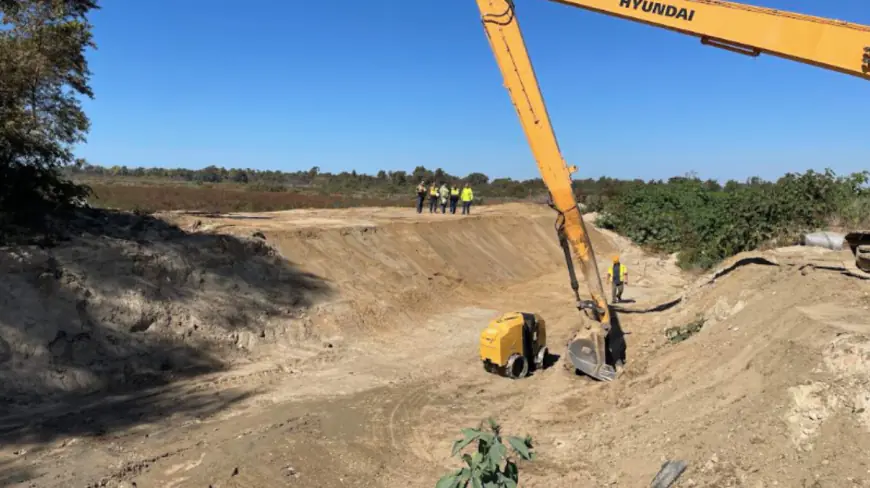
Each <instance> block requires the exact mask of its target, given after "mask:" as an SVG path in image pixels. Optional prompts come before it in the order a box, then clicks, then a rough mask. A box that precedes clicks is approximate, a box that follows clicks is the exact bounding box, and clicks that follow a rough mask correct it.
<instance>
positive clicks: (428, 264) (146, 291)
mask: <svg viewBox="0 0 870 488" xmlns="http://www.w3.org/2000/svg"><path fill="white" fill-rule="evenodd" d="M517 210H524V214H521V215H513V214H514V213H516V211H517ZM362 211H364V210H353V211H349V212H350V213H351V215H349V216H348V217H346V218H345V220H343V221H342V220H335V219H333V220H332V221H331V222H324V219H322V218H318V217H317V214H318V211H300V212H278V213H274V214H257V215H256V216H249V217H245V216H231V217H225V218H224V217H217V218H206V217H188V216H177V215H176V216H175V221H176V222H177V223H178V224H180V227H179V226H175V225H172V224H168V223H166V222H164V221H163V220H159V219H155V218H151V217H141V216H134V215H124V214H120V215H113V216H112V217H111V219H110V220H111V221H100V222H91V224H93V225H92V226H91V228H87V230H88V231H86V232H84V233H83V234H82V235H79V236H77V237H75V238H73V239H72V240H71V241H69V242H65V243H62V244H61V245H59V246H56V247H52V248H46V249H43V248H40V247H38V246H25V247H8V248H4V249H3V250H2V251H0V270H2V272H3V275H4V280H3V282H2V284H0V296H2V300H3V302H2V304H0V337H2V339H0V381H2V384H3V387H2V388H3V395H4V397H5V398H6V399H7V400H9V401H10V403H28V402H32V401H36V400H43V401H44V400H45V399H46V398H48V397H51V396H53V395H66V394H72V393H87V392H93V391H97V390H101V389H110V390H113V391H122V390H127V389H130V388H139V387H142V386H149V385H153V384H160V383H165V382H168V381H171V380H172V379H178V378H183V377H186V376H190V375H198V374H202V373H207V372H215V371H221V370H224V369H226V368H227V367H229V366H230V365H232V364H234V363H238V362H240V361H242V362H244V361H251V360H262V359H269V358H270V357H275V358H278V359H280V361H281V362H283V363H287V364H289V363H292V360H294V359H296V360H300V361H301V360H306V359H310V358H311V357H312V356H317V355H321V354H326V352H325V351H324V349H325V348H328V349H340V348H341V347H342V344H343V343H344V340H345V339H347V338H349V337H355V336H359V335H365V336H372V335H374V336H377V335H380V334H387V333H390V331H391V330H393V329H394V328H395V326H396V325H403V326H407V324H412V323H414V322H415V321H419V320H420V317H422V316H424V315H425V314H429V313H432V312H437V311H439V310H441V311H443V310H445V309H447V308H449V305H450V303H452V302H455V301H457V300H463V299H465V300H467V299H469V298H470V297H473V296H479V295H480V294H481V293H484V294H486V293H495V292H497V289H498V287H499V286H504V285H508V284H511V283H517V282H521V281H526V280H530V279H532V278H534V277H537V276H541V275H543V274H546V273H548V272H552V271H554V270H556V269H558V268H559V267H560V266H561V263H562V256H561V254H560V250H559V249H558V247H557V245H556V243H555V238H554V231H553V218H552V215H549V214H548V213H536V212H531V213H529V212H528V209H524V208H523V207H522V206H518V207H516V208H513V207H511V206H507V209H506V210H505V209H502V210H496V211H492V210H488V211H487V212H485V213H484V217H481V218H478V217H477V216H474V217H471V218H459V216H443V215H441V216H438V217H440V220H437V219H433V218H432V216H423V217H421V218H420V219H421V220H422V221H419V220H418V221H413V220H410V221H405V222H401V221H400V222H397V223H396V222H394V221H391V220H385V219H388V217H385V216H384V211H381V210H378V209H368V212H371V214H370V215H368V216H367V217H368V218H353V217H354V216H353V215H352V214H353V212H357V213H359V212H362ZM389 211H390V210H387V211H386V212H389ZM392 211H395V210H392ZM321 212H322V211H321ZM288 215H292V217H288ZM427 217H428V218H429V220H430V221H428V222H427V221H425V220H423V219H426V218H427ZM288 218H292V221H293V222H294V225H292V226H283V225H276V221H277V222H280V221H281V220H282V219H288ZM330 223H331V224H332V225H330ZM183 229H185V230H183ZM255 233H257V234H258V236H257V237H253V236H252V235H253V234H255ZM596 240H597V241H598V242H596V244H597V245H598V246H600V247H601V248H604V247H605V242H604V241H601V240H600V239H598V238H597V236H596ZM328 352H329V353H330V354H332V355H334V354H335V351H334V350H333V351H328Z"/></svg>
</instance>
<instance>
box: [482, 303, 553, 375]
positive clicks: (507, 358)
mask: <svg viewBox="0 0 870 488" xmlns="http://www.w3.org/2000/svg"><path fill="white" fill-rule="evenodd" d="M546 339H547V333H546V324H545V323H544V320H543V319H542V318H541V317H540V316H538V315H536V314H533V313H522V312H508V313H505V314H503V315H502V316H501V317H499V318H497V319H495V320H493V321H492V322H490V323H489V325H488V326H487V327H486V329H484V330H483V332H481V334H480V360H481V361H482V362H483V368H484V369H485V370H486V371H488V372H490V373H494V374H498V375H501V376H507V377H509V378H514V379H519V378H524V377H526V376H528V374H529V372H530V371H533V370H535V369H543V367H544V361H546V359H547V345H546V344H547V340H546Z"/></svg>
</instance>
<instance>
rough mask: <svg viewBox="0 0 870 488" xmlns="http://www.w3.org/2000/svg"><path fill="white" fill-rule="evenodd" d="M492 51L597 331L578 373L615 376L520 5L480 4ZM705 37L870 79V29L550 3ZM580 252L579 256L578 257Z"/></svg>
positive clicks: (576, 347)
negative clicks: (582, 284) (584, 287)
mask: <svg viewBox="0 0 870 488" xmlns="http://www.w3.org/2000/svg"><path fill="white" fill-rule="evenodd" d="M476 1H477V5H478V7H479V8H480V13H481V20H482V22H483V27H484V30H485V32H486V36H487V39H488V40H489V43H490V47H491V48H492V52H493V54H494V55H495V59H496V61H497V63H498V66H499V68H500V70H501V73H502V76H503V77H504V84H505V88H507V90H508V93H509V95H510V99H511V101H512V102H513V105H514V108H515V109H516V111H517V115H518V116H519V119H520V123H521V124H522V127H523V130H524V132H525V135H526V139H527V141H528V143H529V146H530V147H531V149H532V154H533V155H534V158H535V161H536V162H537V165H538V169H539V170H540V172H541V176H542V178H543V180H544V184H546V186H547V188H548V190H549V191H550V198H551V200H552V203H551V206H552V207H553V208H554V209H555V210H556V212H557V213H558V220H557V232H558V237H559V241H560V244H561V245H562V249H563V251H564V253H565V258H566V264H567V266H568V272H569V277H570V279H571V287H572V289H573V290H574V296H575V298H576V300H577V307H578V309H580V310H583V311H584V312H586V313H587V314H588V315H591V316H592V317H593V318H594V319H595V320H596V321H597V322H598V326H597V327H593V328H591V329H590V330H588V334H582V333H581V334H578V335H577V336H576V337H575V338H574V340H573V341H572V342H571V343H570V344H569V345H568V357H569V359H570V360H571V363H572V364H573V365H574V367H575V368H576V369H577V370H580V371H582V372H584V373H586V374H588V375H589V376H592V377H593V378H597V379H600V380H605V381H609V380H612V379H615V378H616V375H617V370H616V368H614V365H611V364H607V362H606V359H605V358H606V357H607V352H608V351H607V349H608V342H607V339H608V338H609V337H608V335H609V334H610V332H611V329H612V324H611V320H612V319H613V315H612V314H613V312H612V311H611V309H610V307H609V305H608V303H607V299H606V297H605V294H604V288H603V286H602V283H601V276H600V274H599V271H598V265H597V264H596V260H595V252H594V251H593V249H592V244H591V241H590V239H589V234H588V233H587V232H586V225H585V223H584V222H583V216H582V214H581V212H580V209H579V208H578V206H577V202H576V199H575V197H574V192H573V191H572V186H571V174H572V173H573V172H574V171H575V168H573V167H571V168H569V167H568V165H567V164H566V163H565V161H564V159H563V157H562V152H561V150H560V149H559V143H558V141H557V139H556V135H555V133H554V132H553V128H552V126H551V124H550V117H549V115H548V114H547V107H546V105H545V104H544V98H543V96H542V95H541V90H540V87H539V86H538V81H537V77H536V75H535V71H534V69H533V67H532V62H531V60H530V59H529V54H528V52H527V50H526V45H525V41H524V40H523V36H522V32H521V30H520V25H519V21H518V20H517V17H516V9H515V6H514V0H476ZM551 1H553V2H556V3H561V4H565V5H569V6H573V7H578V8H582V9H586V10H591V11H594V12H599V13H603V14H607V15H610V16H615V17H621V18H624V19H628V20H632V21H636V22H641V23H645V24H649V25H653V26H656V27H661V28H664V29H669V30H673V31H677V32H680V33H683V34H687V35H691V36H695V37H699V38H700V39H701V41H702V42H703V43H704V44H707V45H711V46H715V47H720V48H723V49H727V50H730V51H734V52H737V53H740V54H747V55H750V56H758V55H760V54H762V53H766V54H772V55H775V56H779V57H782V58H786V59H791V60H795V61H799V62H802V63H806V64H809V65H813V66H818V67H821V68H824V69H828V70H832V71H837V72H841V73H845V74H849V75H853V76H857V77H861V78H864V79H868V80H870V27H868V26H864V25H859V24H852V23H848V22H841V21H837V20H831V19H824V18H819V17H811V16H807V15H801V14H795V13H790V12H784V11H780V10H773V9H769V8H761V7H754V6H749V5H743V4H739V3H732V2H724V1H719V0H669V1H651V0H551ZM572 255H573V258H572ZM575 261H576V263H577V264H578V265H579V267H580V269H581V271H582V273H583V277H584V279H585V281H586V284H587V287H588V292H589V295H590V296H591V300H583V299H581V298H580V294H579V284H578V281H577V278H576V275H575V273H574V263H575Z"/></svg>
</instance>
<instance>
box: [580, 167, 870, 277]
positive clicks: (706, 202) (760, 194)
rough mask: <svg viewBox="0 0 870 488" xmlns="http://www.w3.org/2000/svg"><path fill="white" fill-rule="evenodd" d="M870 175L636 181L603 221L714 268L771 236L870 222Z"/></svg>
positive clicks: (683, 260)
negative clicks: (720, 182)
mask: <svg viewBox="0 0 870 488" xmlns="http://www.w3.org/2000/svg"><path fill="white" fill-rule="evenodd" d="M868 176H870V173H868V172H866V171H865V172H862V173H855V174H852V175H849V176H837V175H836V174H835V173H834V172H833V171H831V170H826V171H825V172H824V173H817V172H814V171H807V172H806V173H802V174H794V173H789V174H787V175H785V176H783V177H782V178H780V179H779V180H777V181H776V182H766V181H762V180H760V179H758V178H753V179H750V180H749V181H747V183H746V184H743V185H726V187H725V188H717V187H715V186H711V185H709V183H707V182H703V181H701V180H699V179H697V178H671V179H670V180H668V181H667V182H653V183H648V184H642V185H635V186H633V187H631V188H630V189H627V190H626V191H625V192H623V193H621V194H619V195H617V196H616V197H615V198H613V199H612V200H609V201H608V202H607V204H606V206H605V209H604V211H603V212H602V213H601V214H600V216H599V219H598V221H597V224H598V225H600V226H603V227H605V228H609V229H611V230H615V231H616V232H619V233H621V234H623V235H625V236H626V237H628V238H629V239H631V240H632V241H634V242H635V243H637V244H639V245H641V246H644V247H647V248H650V249H653V250H657V251H664V252H668V253H674V252H676V253H679V254H678V258H679V260H678V263H679V264H680V265H681V266H682V267H684V268H699V269H708V268H710V267H712V266H714V265H715V264H717V263H718V262H720V261H721V260H722V259H724V258H727V257H729V256H733V255H734V254H737V253H739V252H743V251H748V250H752V249H757V248H758V247H760V246H762V245H764V244H765V243H768V242H779V243H783V242H785V243H794V242H796V237H797V236H798V235H799V234H800V233H803V232H809V231H814V230H818V229H820V228H822V227H825V226H827V225H830V224H832V223H836V224H839V225H842V226H845V227H857V226H861V225H866V224H868V223H870V222H868V221H867V219H868V214H867V213H866V210H867V209H868V208H870V189H868V188H867V183H868Z"/></svg>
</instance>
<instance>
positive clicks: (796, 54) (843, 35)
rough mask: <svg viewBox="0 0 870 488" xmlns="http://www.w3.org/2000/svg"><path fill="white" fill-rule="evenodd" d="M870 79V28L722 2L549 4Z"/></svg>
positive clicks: (569, 0) (570, 0)
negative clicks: (579, 9)
mask: <svg viewBox="0 0 870 488" xmlns="http://www.w3.org/2000/svg"><path fill="white" fill-rule="evenodd" d="M550 1H552V2H556V3H561V4H564V5H568V6H571V7H578V8H582V9H585V10H591V11H594V12H599V13H603V14H607V15H610V16H613V17H621V18H623V19H627V20H632V21H635V22H641V23H644V24H648V25H652V26H656V27H661V28H664V29H669V30H673V31H677V32H681V33H683V34H688V35H691V36H694V37H699V38H700V39H701V42H703V43H704V44H708V45H711V46H714V47H720V48H723V49H727V50H729V51H734V52H737V53H740V54H747V55H750V56H758V55H759V54H770V55H774V56H778V57H781V58H785V59H791V60H794V61H799V62H802V63H805V64H809V65H813V66H818V67H820V68H825V69H828V70H833V71H838V72H841V73H845V74H848V75H853V76H858V77H860V78H864V79H867V80H870V26H866V25H861V24H853V23H850V22H843V21H839V20H833V19H826V18H822V17H812V16H809V15H803V14H797V13H793V12H785V11H782V10H774V9H771V8H764V7H755V6H752V5H745V4H741V3H733V2H723V1H719V0H670V1H651V0H550Z"/></svg>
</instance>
